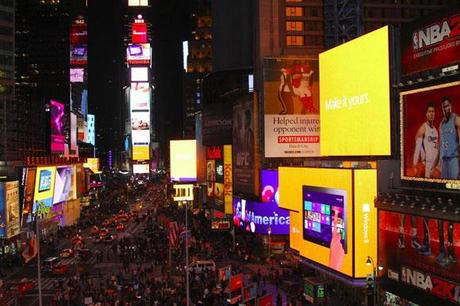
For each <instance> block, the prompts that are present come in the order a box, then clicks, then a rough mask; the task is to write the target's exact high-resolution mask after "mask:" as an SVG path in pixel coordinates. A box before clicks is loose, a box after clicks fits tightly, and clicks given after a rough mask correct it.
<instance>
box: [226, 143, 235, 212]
mask: <svg viewBox="0 0 460 306" xmlns="http://www.w3.org/2000/svg"><path fill="white" fill-rule="evenodd" d="M232 176H233V170H232V146H231V145H224V205H225V214H227V215H231V214H232V212H233V209H232V205H233V181H232Z"/></svg>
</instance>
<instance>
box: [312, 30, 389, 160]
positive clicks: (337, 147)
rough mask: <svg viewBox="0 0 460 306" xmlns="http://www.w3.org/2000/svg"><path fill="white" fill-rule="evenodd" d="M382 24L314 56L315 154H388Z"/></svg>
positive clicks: (386, 60)
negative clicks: (317, 116) (316, 92)
mask: <svg viewBox="0 0 460 306" xmlns="http://www.w3.org/2000/svg"><path fill="white" fill-rule="evenodd" d="M389 49H390V47H389V28H388V26H386V27H383V28H380V29H378V30H375V31H373V32H370V33H367V34H365V35H362V36H360V37H358V38H355V39H353V40H351V41H348V42H346V43H344V44H341V45H339V46H337V47H335V48H332V49H329V50H327V51H324V52H322V53H320V55H319V68H320V71H322V72H321V75H320V118H321V131H320V137H321V147H320V149H321V156H376V155H377V156H388V155H390V154H391V120H390V54H389Z"/></svg>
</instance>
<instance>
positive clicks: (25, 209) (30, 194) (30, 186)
mask: <svg viewBox="0 0 460 306" xmlns="http://www.w3.org/2000/svg"><path fill="white" fill-rule="evenodd" d="M36 171H37V169H35V168H27V174H26V175H27V176H26V182H25V187H24V200H23V204H22V213H23V214H28V213H31V212H32V206H33V202H34V189H35V173H36Z"/></svg>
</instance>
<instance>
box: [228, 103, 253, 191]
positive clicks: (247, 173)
mask: <svg viewBox="0 0 460 306" xmlns="http://www.w3.org/2000/svg"><path fill="white" fill-rule="evenodd" d="M253 102H254V101H253V100H252V98H243V99H240V100H239V101H238V102H236V103H235V104H233V189H234V192H239V193H248V194H254V193H255V181H254V178H255V159H254V158H255V150H254V112H253Z"/></svg>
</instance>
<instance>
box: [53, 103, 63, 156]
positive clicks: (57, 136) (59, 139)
mask: <svg viewBox="0 0 460 306" xmlns="http://www.w3.org/2000/svg"><path fill="white" fill-rule="evenodd" d="M50 113H51V115H50V119H51V152H52V153H64V146H65V134H64V122H65V117H64V115H65V112H64V104H62V103H59V102H57V101H54V100H51V101H50Z"/></svg>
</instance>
